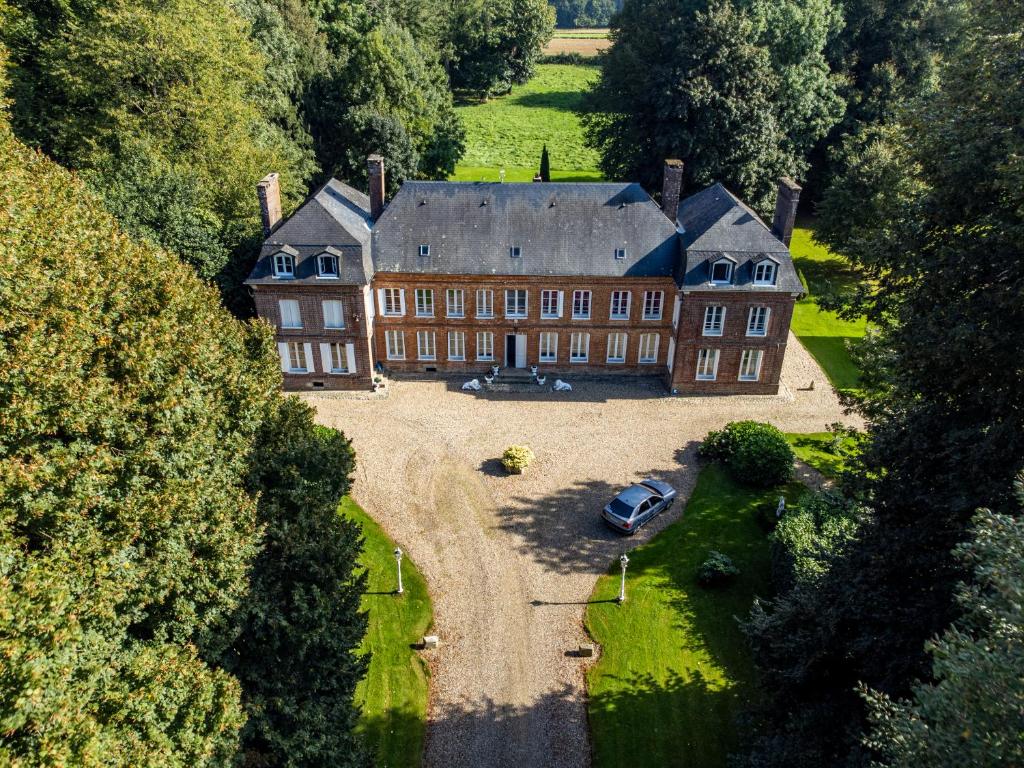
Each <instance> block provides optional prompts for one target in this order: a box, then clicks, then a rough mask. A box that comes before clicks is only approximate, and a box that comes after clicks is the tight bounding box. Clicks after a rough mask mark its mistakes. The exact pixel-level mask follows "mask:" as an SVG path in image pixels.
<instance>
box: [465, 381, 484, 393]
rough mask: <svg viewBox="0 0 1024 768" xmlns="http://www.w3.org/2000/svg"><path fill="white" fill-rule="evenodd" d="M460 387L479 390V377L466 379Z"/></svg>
mask: <svg viewBox="0 0 1024 768" xmlns="http://www.w3.org/2000/svg"><path fill="white" fill-rule="evenodd" d="M462 388H463V389H471V390H473V391H474V392H479V391H480V379H470V380H469V381H467V382H466V383H465V384H463V385H462Z"/></svg>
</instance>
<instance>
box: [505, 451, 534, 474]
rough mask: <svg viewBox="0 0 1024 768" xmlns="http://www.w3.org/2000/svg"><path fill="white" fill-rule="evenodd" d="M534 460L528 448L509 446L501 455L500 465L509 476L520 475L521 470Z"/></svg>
mask: <svg viewBox="0 0 1024 768" xmlns="http://www.w3.org/2000/svg"><path fill="white" fill-rule="evenodd" d="M536 458H537V457H536V456H534V455H533V451H531V450H530V448H529V446H526V445H511V446H509V447H508V448H506V449H505V453H503V454H502V456H501V463H502V466H504V467H505V469H506V470H508V472H509V473H510V474H513V475H521V474H523V470H525V469H526V468H527V467H528V466H530V464H532V463H533V461H534V459H536Z"/></svg>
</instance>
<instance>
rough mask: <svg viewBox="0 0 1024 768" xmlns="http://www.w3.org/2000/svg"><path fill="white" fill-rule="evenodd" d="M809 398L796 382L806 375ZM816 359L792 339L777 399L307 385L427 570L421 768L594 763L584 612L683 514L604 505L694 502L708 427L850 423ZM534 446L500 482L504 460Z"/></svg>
mask: <svg viewBox="0 0 1024 768" xmlns="http://www.w3.org/2000/svg"><path fill="white" fill-rule="evenodd" d="M812 379H813V380H815V381H816V382H817V386H816V389H815V390H813V391H802V390H800V389H799V388H800V387H805V386H806V385H807V384H808V382H809V381H810V380H812ZM825 381H827V379H826V378H825V376H824V375H823V373H822V372H821V370H820V368H819V367H818V366H817V364H816V363H815V362H814V360H813V359H812V358H811V357H810V355H808V354H807V352H806V351H805V350H804V349H803V347H802V346H801V345H800V344H799V342H797V340H796V339H795V337H790V346H789V351H788V353H787V357H786V363H785V368H784V371H783V382H784V383H785V385H786V390H785V394H783V395H780V396H778V397H703V398H682V397H677V398H671V397H666V396H664V391H663V389H662V388H661V387H660V385H658V384H653V383H649V382H640V383H638V382H636V381H635V380H634V381H633V382H623V383H616V382H614V381H609V382H607V383H606V382H601V383H593V382H588V381H580V382H578V383H577V385H576V391H575V392H572V393H566V394H562V393H559V394H558V395H557V396H556V395H555V394H553V393H548V394H544V395H519V396H517V395H504V396H499V395H489V396H478V395H474V394H469V393H463V392H460V391H458V390H457V384H455V383H448V382H443V381H398V382H394V383H393V384H392V385H391V386H392V391H391V393H390V396H389V397H388V398H387V399H385V400H359V399H350V398H345V397H338V396H331V395H330V394H317V395H306V396H305V397H306V399H307V401H308V402H310V404H312V405H314V406H315V407H316V408H317V410H318V414H319V416H318V418H319V420H320V421H321V422H322V423H324V424H328V425H330V426H333V427H337V428H339V429H341V430H343V431H344V432H345V433H346V434H347V435H348V436H349V437H351V438H352V441H353V443H354V445H355V448H356V453H357V456H358V462H359V464H358V470H357V476H356V482H355V487H354V490H353V495H354V496H355V498H356V499H357V500H358V501H359V503H360V504H362V506H363V507H364V509H366V511H367V512H368V513H369V514H371V515H372V516H373V517H374V518H375V519H376V520H377V521H378V522H380V524H381V525H382V526H383V527H384V528H385V530H387V532H388V533H389V534H390V535H391V536H392V537H393V538H394V539H395V540H396V541H398V542H399V543H400V544H401V546H402V548H403V549H405V550H406V551H407V552H408V553H409V555H410V556H411V557H412V558H413V559H414V560H415V562H416V563H417V565H418V566H419V567H420V569H421V570H422V571H423V573H424V575H425V576H426V578H427V582H428V584H429V586H430V590H431V593H432V595H433V599H434V611H435V626H436V630H437V634H439V635H440V637H441V647H440V648H439V649H438V650H437V651H433V652H429V653H430V654H431V659H430V664H431V670H432V680H431V706H430V722H429V725H428V732H427V744H426V754H425V759H424V764H425V766H426V767H427V768H442V767H444V768H460V766H467V767H468V766H474V767H475V766H490V767H492V768H504V767H505V766H509V767H513V766H514V768H547V767H549V766H550V767H551V768H570V767H577V766H580V767H582V766H587V765H589V763H590V746H589V740H588V734H587V726H586V709H585V691H584V676H583V675H584V667H583V665H584V663H585V662H584V661H583V660H581V659H578V658H575V657H573V656H571V655H567V652H568V651H571V650H572V649H575V648H576V647H577V646H578V645H579V644H580V643H582V642H587V637H586V634H585V632H584V630H583V611H584V606H585V604H586V600H587V598H588V596H589V595H590V591H591V589H592V587H593V585H594V582H595V580H596V579H597V577H598V576H599V575H600V574H602V573H604V572H605V570H606V569H607V567H608V565H609V564H610V562H611V561H612V560H613V558H616V557H617V556H618V555H619V554H620V552H621V551H622V550H623V549H625V548H632V547H634V546H637V545H638V544H641V543H643V542H644V541H646V540H647V539H649V538H650V537H651V536H652V535H653V534H655V533H657V531H658V530H660V529H662V528H664V526H665V525H667V524H668V523H670V522H671V521H672V520H673V519H675V518H676V517H677V516H678V514H679V513H680V512H681V511H682V509H683V508H684V507H685V504H683V503H680V504H676V505H675V507H674V508H673V510H672V514H669V515H662V516H661V518H659V519H658V520H656V521H655V522H653V523H652V524H651V525H649V526H647V527H646V528H644V529H643V530H642V531H641V533H639V534H637V535H636V536H634V537H633V538H631V539H623V538H621V537H619V536H617V535H615V534H612V533H611V532H610V531H608V530H606V529H605V528H604V527H603V526H602V525H601V523H600V520H599V517H598V512H599V510H600V509H601V507H602V506H603V505H604V504H605V503H606V502H607V500H608V499H609V498H610V497H611V496H613V495H614V494H615V493H616V492H617V491H618V490H619V489H621V488H622V487H623V486H625V485H627V484H629V483H630V482H632V481H634V480H637V479H640V478H643V477H647V476H654V477H658V478H662V479H665V480H667V481H669V482H671V483H673V484H674V485H675V486H676V487H677V488H679V489H680V492H681V495H682V496H683V497H684V498H685V497H686V496H688V495H689V493H690V491H691V490H692V488H693V484H694V482H695V480H696V467H695V448H696V444H697V441H699V440H700V439H701V438H702V437H703V436H704V435H705V434H706V433H707V432H708V430H710V429H717V428H720V427H721V426H722V425H724V424H725V423H726V422H728V421H732V420H736V419H741V418H756V419H760V420H765V421H770V422H772V423H774V424H776V425H777V426H778V427H780V428H781V429H783V430H785V431H794V432H812V431H817V432H820V431H822V430H824V429H825V425H827V424H829V423H831V422H834V421H845V422H847V423H850V424H857V422H856V421H855V420H852V419H851V418H850V417H844V416H843V414H842V409H841V408H840V406H839V404H838V401H837V400H836V398H835V396H834V394H833V393H832V392H831V390H830V389H829V388H828V387H827V386H823V385H822V383H823V382H825ZM515 443H524V444H528V445H530V446H531V447H532V448H533V450H534V452H535V453H536V454H537V459H538V461H537V463H536V464H535V465H534V466H533V467H531V468H530V470H528V473H527V474H525V475H522V476H518V477H507V476H505V475H504V472H503V471H502V470H501V466H500V463H499V462H498V460H497V459H498V457H500V456H501V453H502V451H503V450H504V449H505V448H506V447H507V446H508V445H511V444H515Z"/></svg>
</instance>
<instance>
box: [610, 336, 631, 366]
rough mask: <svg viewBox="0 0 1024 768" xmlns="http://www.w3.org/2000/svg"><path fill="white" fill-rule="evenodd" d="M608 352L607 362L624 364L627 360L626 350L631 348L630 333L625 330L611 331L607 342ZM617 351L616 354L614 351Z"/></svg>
mask: <svg viewBox="0 0 1024 768" xmlns="http://www.w3.org/2000/svg"><path fill="white" fill-rule="evenodd" d="M606 346H607V348H608V354H607V356H606V358H605V362H607V363H609V364H613V365H623V364H624V363H625V362H626V351H627V350H628V349H629V335H628V334H626V333H623V332H618V333H609V334H608V341H607V343H606ZM613 352H614V353H615V354H614V355H613V354H612V353H613Z"/></svg>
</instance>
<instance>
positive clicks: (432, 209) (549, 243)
mask: <svg viewBox="0 0 1024 768" xmlns="http://www.w3.org/2000/svg"><path fill="white" fill-rule="evenodd" d="M420 245H429V246H430V255H429V256H420V255H419V246H420ZM513 246H518V247H519V248H521V253H522V255H521V256H520V257H518V258H513V257H512V256H510V253H509V251H510V249H511V248H512V247H513ZM617 248H624V249H625V250H626V256H625V258H623V259H616V258H615V250H616V249H617ZM677 256H678V244H677V241H676V233H675V227H674V226H673V225H672V222H671V221H669V219H668V217H667V216H665V215H664V214H663V213H662V211H661V209H660V208H659V207H658V206H657V204H656V203H655V202H654V201H653V200H652V199H651V197H650V195H648V194H647V193H646V192H645V191H644V190H643V188H641V187H640V185H639V184H606V183H529V184H502V183H486V182H437V181H407V182H406V183H405V184H403V185H402V188H401V189H400V190H399V191H398V194H396V195H395V197H394V199H393V200H392V201H391V202H390V203H389V205H388V207H387V208H386V209H385V211H384V213H383V214H382V215H381V216H380V218H379V219H378V221H377V222H376V225H375V227H374V230H373V261H374V266H375V268H376V271H378V272H403V273H416V274H470V275H590V276H601V277H622V276H629V277H649V276H671V275H673V274H674V271H675V264H676V260H677Z"/></svg>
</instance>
